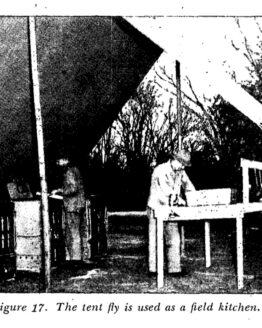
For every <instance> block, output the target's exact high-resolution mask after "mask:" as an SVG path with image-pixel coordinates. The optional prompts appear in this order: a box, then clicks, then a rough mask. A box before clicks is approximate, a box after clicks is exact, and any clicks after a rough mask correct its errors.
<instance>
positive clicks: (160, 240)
mask: <svg viewBox="0 0 262 328" xmlns="http://www.w3.org/2000/svg"><path fill="white" fill-rule="evenodd" d="M156 220H157V224H156V226H157V227H156V235H157V288H162V287H163V286H164V224H163V218H162V217H161V216H160V217H158V218H157V219H156Z"/></svg>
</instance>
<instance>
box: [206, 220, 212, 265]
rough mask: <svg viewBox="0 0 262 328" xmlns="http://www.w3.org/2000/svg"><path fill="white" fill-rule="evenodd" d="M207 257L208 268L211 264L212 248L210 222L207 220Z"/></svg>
mask: <svg viewBox="0 0 262 328" xmlns="http://www.w3.org/2000/svg"><path fill="white" fill-rule="evenodd" d="M205 259H206V268H209V267H210V266H211V249H210V222H209V221H205Z"/></svg>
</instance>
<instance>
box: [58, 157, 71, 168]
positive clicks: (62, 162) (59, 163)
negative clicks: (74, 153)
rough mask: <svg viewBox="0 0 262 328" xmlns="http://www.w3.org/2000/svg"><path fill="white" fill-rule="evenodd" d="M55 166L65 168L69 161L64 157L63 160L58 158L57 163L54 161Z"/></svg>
mask: <svg viewBox="0 0 262 328" xmlns="http://www.w3.org/2000/svg"><path fill="white" fill-rule="evenodd" d="M56 165H57V166H59V167H66V166H68V165H69V159H68V158H66V157H64V158H59V159H58V160H57V161H56Z"/></svg>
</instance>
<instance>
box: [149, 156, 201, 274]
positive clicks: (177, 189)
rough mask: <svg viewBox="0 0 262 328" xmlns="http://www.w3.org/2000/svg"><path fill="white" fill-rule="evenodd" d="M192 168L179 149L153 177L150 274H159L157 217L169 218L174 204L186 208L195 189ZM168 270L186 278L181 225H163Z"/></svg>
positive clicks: (159, 167)
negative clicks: (190, 169)
mask: <svg viewBox="0 0 262 328" xmlns="http://www.w3.org/2000/svg"><path fill="white" fill-rule="evenodd" d="M190 165H191V156H190V153H189V152H187V151H185V150H180V151H178V152H177V153H175V154H174V155H173V156H172V158H171V159H170V160H169V161H167V162H166V163H163V164H160V165H158V166H157V167H156V168H155V169H154V171H153V174H152V179H151V188H150V195H149V199H148V203H147V206H148V217H149V272H150V273H155V272H156V218H158V217H162V219H167V218H168V216H169V215H170V211H171V207H170V206H171V205H177V206H185V205H186V199H185V193H186V192H188V191H193V190H195V187H194V186H193V184H192V182H191V181H190V179H189V177H188V175H187V173H186V172H185V167H186V166H190ZM164 240H165V246H166V257H167V271H168V273H170V274H173V275H174V276H179V275H181V276H182V275H183V271H182V268H181V250H180V240H181V238H180V231H179V226H178V223H176V222H166V223H165V226H164Z"/></svg>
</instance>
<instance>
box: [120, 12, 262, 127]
mask: <svg viewBox="0 0 262 328" xmlns="http://www.w3.org/2000/svg"><path fill="white" fill-rule="evenodd" d="M126 19H127V20H128V21H129V22H130V23H131V24H132V25H134V26H135V27H136V28H137V29H138V30H140V31H141V32H142V33H144V34H145V35H147V36H148V37H149V38H150V39H151V40H153V41H154V42H155V43H157V44H158V45H160V46H161V47H162V48H163V49H164V50H165V52H166V53H167V55H166V57H165V59H164V60H163V61H162V63H163V62H165V63H166V64H167V65H169V63H170V61H174V60H176V59H177V60H179V61H180V63H181V77H182V80H183V77H185V76H189V78H190V80H191V82H192V84H193V86H194V90H195V91H196V93H197V95H198V96H200V97H201V95H205V97H207V98H211V99H212V97H213V96H214V95H216V94H221V95H222V96H223V97H224V98H225V99H226V100H227V101H229V102H230V103H231V104H232V105H233V106H235V107H236V108H237V109H239V110H240V111H241V112H242V113H244V114H245V115H246V116H248V117H249V118H250V119H251V120H253V121H254V122H255V123H256V124H258V125H259V126H260V125H261V124H262V105H261V104H260V103H258V102H257V101H256V100H255V99H254V98H253V97H251V96H250V95H248V94H247V93H246V92H245V91H244V90H243V89H242V88H241V87H240V83H241V82H242V81H246V80H248V79H250V78H251V76H250V73H249V71H248V69H247V67H248V66H249V63H248V60H247V59H246V57H245V56H244V52H245V44H244V40H245V38H246V40H247V42H248V44H249V45H250V47H251V49H252V50H254V51H257V50H258V47H257V44H258V42H259V41H260V40H262V32H261V31H260V30H259V27H260V28H261V26H262V18H261V17H256V18H255V19H254V17H241V18H239V24H240V25H239V26H240V28H239V26H238V24H237V22H236V18H235V17H175V16H169V17H166V16H156V17H152V16H151V17H127V18H126ZM232 42H233V44H234V46H235V47H233V45H232ZM163 56H164V55H163ZM232 72H235V74H236V82H237V83H238V84H236V83H235V82H234V81H233V80H232V78H231V74H232ZM182 88H185V90H186V84H184V83H183V81H182Z"/></svg>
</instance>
